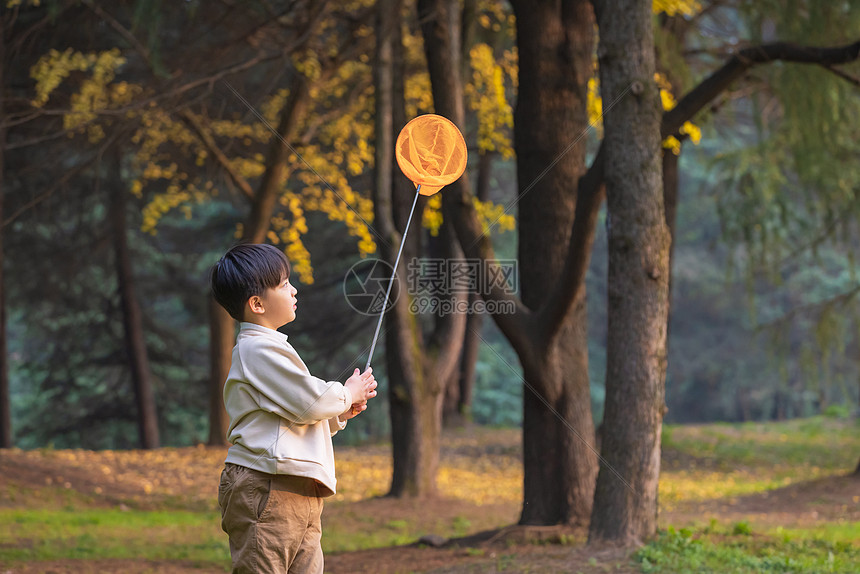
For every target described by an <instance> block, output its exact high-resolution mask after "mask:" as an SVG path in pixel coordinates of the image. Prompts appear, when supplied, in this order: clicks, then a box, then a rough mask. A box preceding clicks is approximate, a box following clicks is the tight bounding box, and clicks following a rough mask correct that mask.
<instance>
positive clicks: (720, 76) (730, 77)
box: [660, 41, 860, 138]
mask: <svg viewBox="0 0 860 574" xmlns="http://www.w3.org/2000/svg"><path fill="white" fill-rule="evenodd" d="M858 56H860V41H857V42H854V43H853V44H848V45H846V46H837V47H833V48H819V47H814V46H800V45H798V44H790V43H786V42H777V43H774V44H765V45H761V46H750V47H749V48H744V49H742V50H740V51H739V52H738V53H737V54H735V55H734V56H732V57H731V58H730V59H729V61H728V62H726V63H725V64H723V66H722V67H721V68H720V69H719V70H717V71H715V72H714V73H713V74H711V75H710V76H708V77H707V78H705V80H703V81H702V82H701V83H700V84H699V85H698V86H696V87H695V88H693V89H692V90H690V91H689V92H688V93H687V95H685V96H684V97H683V98H681V101H679V102H678V105H677V106H675V107H674V108H672V109H671V110H669V111H667V112H666V113H664V114H663V123H662V125H661V128H660V134H661V137H664V138H665V137H668V136H670V135H672V134H674V133H675V132H676V131H678V129H679V128H680V127H681V126H682V125H684V122H686V121H689V120H690V119H692V118H693V116H695V115H696V113H697V112H698V111H699V110H701V109H702V108H703V107H705V106H706V105H708V103H709V102H711V100H713V99H714V98H715V97H716V96H717V95H719V94H720V93H721V92H722V91H723V90H725V89H726V88H727V87H729V85H730V84H731V83H732V82H734V81H735V80H737V79H738V78H740V77H741V76H742V75H743V74H744V73H746V72H747V71H748V70H749V69H750V68H752V67H754V66H757V65H759V64H765V63H768V62H774V61H777V60H781V61H784V62H795V63H798V64H817V65H819V66H823V67H825V68H828V69H831V70H832V66H834V65H836V64H846V63H849V62H853V61H855V60H857V58H858Z"/></svg>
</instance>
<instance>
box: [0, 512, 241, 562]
mask: <svg viewBox="0 0 860 574" xmlns="http://www.w3.org/2000/svg"><path fill="white" fill-rule="evenodd" d="M219 520H220V519H219V517H218V514H217V513H214V512H207V513H192V512H181V511H172V512H170V511H152V512H140V511H136V512H123V511H121V510H115V509H86V510H81V509H76V510H8V509H4V510H0V560H2V561H4V562H6V561H34V560H59V559H89V560H94V559H104V558H134V559H144V560H191V561H195V562H200V563H207V564H210V565H211V564H218V565H221V564H224V563H225V562H227V561H229V557H230V550H229V548H228V545H227V539H226V537H225V536H224V535H223V533H222V532H221V530H220V528H219ZM21 538H26V539H29V540H31V541H33V544H31V545H28V546H20V545H18V544H17V543H15V542H16V541H17V540H20V539H21Z"/></svg>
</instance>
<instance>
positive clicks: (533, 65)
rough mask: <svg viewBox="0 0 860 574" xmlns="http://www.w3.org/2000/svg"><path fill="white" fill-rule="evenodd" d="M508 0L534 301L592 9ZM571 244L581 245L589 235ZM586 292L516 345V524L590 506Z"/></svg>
mask: <svg viewBox="0 0 860 574" xmlns="http://www.w3.org/2000/svg"><path fill="white" fill-rule="evenodd" d="M513 5H514V11H515V13H516V21H517V47H518V51H519V70H520V72H519V82H518V85H519V92H518V95H517V106H516V110H515V116H514V125H515V129H514V132H515V142H514V143H515V147H516V152H517V178H518V181H519V184H518V186H519V189H520V197H519V204H518V207H519V221H518V228H519V266H520V269H519V275H520V278H521V279H520V280H521V286H522V300H523V303H524V304H525V305H526V306H527V307H529V308H531V309H538V308H540V307H541V306H542V304H544V303H545V299H546V295H547V290H548V288H549V286H553V285H555V284H557V282H558V281H559V278H560V276H561V270H562V268H563V267H564V262H565V259H566V257H567V255H568V247H569V243H570V237H571V228H572V223H573V220H574V215H575V211H576V209H577V204H576V202H577V193H576V186H577V182H578V181H579V178H580V177H581V176H582V175H583V174H584V172H585V141H584V140H585V138H580V136H581V134H583V133H584V131H585V130H586V129H587V126H588V117H587V111H586V87H587V82H588V79H589V77H590V76H591V72H592V61H591V57H592V49H593V26H594V17H593V12H592V8H591V5H590V3H589V2H580V1H568V2H564V3H563V5H562V6H561V7H559V5H558V3H557V2H513ZM578 138H580V139H578ZM574 142H575V143H574ZM553 160H558V163H556V164H555V165H554V166H552V168H551V169H550V170H549V171H545V170H546V168H547V166H548V164H549V163H550V162H551V161H553ZM592 237H593V236H592ZM578 248H579V249H581V250H583V252H584V253H586V254H588V253H590V240H589V241H588V242H587V244H585V245H580V246H578ZM586 257H587V255H586ZM585 297H586V295H585V286H584V283H583V284H581V285H579V286H578V289H577V294H576V301H577V303H576V304H575V305H574V308H573V310H572V312H570V313H569V314H568V315H567V316H566V318H565V319H564V322H563V325H562V327H561V330H560V332H559V333H558V334H557V335H555V336H551V337H549V338H548V340H533V341H532V342H531V345H533V348H532V356H533V357H536V359H535V360H532V359H530V358H529V357H524V356H523V355H522V353H520V360H521V362H522V363H523V367H524V374H525V377H526V378H525V382H526V384H527V385H530V387H531V388H527V389H526V390H525V392H524V405H523V408H524V410H523V452H524V459H523V465H524V500H523V511H522V515H521V517H520V523H522V524H556V523H583V522H585V521H587V519H588V517H589V515H590V513H591V503H592V492H593V484H594V477H595V475H596V473H597V460H596V456H595V454H594V451H593V450H592V448H593V443H594V424H593V421H592V418H591V391H590V385H589V378H588V352H587V349H588V347H587V338H586V337H587V335H586V331H587V330H586V308H585V300H586V299H585ZM535 392H536V393H537V394H538V395H539V396H540V397H542V398H543V399H544V400H543V401H542V400H540V399H538V398H537V397H536V396H535V394H534V393H535ZM544 401H546V402H544ZM553 411H554V412H553ZM560 417H561V418H560ZM548 437H552V438H553V439H554V440H548Z"/></svg>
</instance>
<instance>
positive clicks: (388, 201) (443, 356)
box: [374, 1, 466, 496]
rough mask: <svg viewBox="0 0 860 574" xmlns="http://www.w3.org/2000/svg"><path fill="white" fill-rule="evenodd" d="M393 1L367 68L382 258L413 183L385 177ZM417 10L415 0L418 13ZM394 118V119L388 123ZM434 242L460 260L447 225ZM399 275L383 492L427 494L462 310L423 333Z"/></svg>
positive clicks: (397, 98)
mask: <svg viewBox="0 0 860 574" xmlns="http://www.w3.org/2000/svg"><path fill="white" fill-rule="evenodd" d="M400 5H401V3H400V2H399V1H389V2H380V3H379V4H378V6H377V23H376V29H377V47H376V68H375V72H374V85H375V89H376V94H377V97H376V99H375V102H376V116H375V117H376V128H375V129H376V137H377V140H376V148H375V154H376V167H375V174H376V181H375V185H374V214H375V221H376V224H377V225H378V226H379V228H380V231H381V236H382V237H383V240H384V241H383V242H382V245H380V247H381V249H382V253H383V256H384V257H385V259H386V260H387V261H389V262H391V263H393V262H394V261H395V259H396V254H397V253H396V252H397V247H398V246H399V245H400V242H401V238H402V237H403V235H404V234H405V233H406V223H407V220H408V213H404V210H405V209H409V207H410V204H411V203H412V197H413V196H414V195H415V191H414V188H413V187H412V186H411V185H409V184H408V182H406V181H405V179H404V178H403V176H402V175H398V176H395V177H392V169H393V165H392V162H391V158H392V157H393V156H394V130H395V127H396V129H397V130H399V128H401V127H402V119H403V116H404V115H405V114H404V113H403V111H402V110H403V100H402V94H403V89H402V86H401V85H400V84H401V83H402V81H403V79H402V78H403V74H402V68H400V66H399V65H398V64H400V65H402V62H396V61H395V57H394V54H395V53H396V52H399V51H401V50H402V48H401V46H400V45H399V44H400V42H399V38H400V34H399V33H398V32H397V28H398V27H399V25H400V24H399V22H400V20H399V18H398V15H399V9H400ZM421 10H422V8H421V4H420V3H419V13H421ZM451 54H452V53H451V52H449V53H446V55H445V56H446V57H453V58H455V59H456V58H458V56H452V55H451ZM457 61H459V60H457ZM456 69H458V70H459V68H456ZM437 111H438V109H437ZM395 118H397V119H400V120H401V121H395ZM455 121H456V120H455ZM460 125H462V123H461V124H460ZM465 181H466V180H465V178H461V179H460V180H459V184H460V185H465V183H464V182H465ZM404 183H406V184H407V185H404ZM407 198H408V200H409V201H408V202H407ZM421 199H422V200H421V201H420V202H419V204H417V207H416V210H417V211H416V213H417V214H420V213H421V210H422V209H423V208H424V205H425V201H424V200H423V198H421ZM416 219H418V217H416ZM418 231H419V230H413V231H412V233H411V234H409V235H407V238H406V244H405V245H404V253H405V254H406V257H409V256H414V255H417V254H418V253H420V242H419V239H420V233H419V232H418ZM438 243H439V246H438V248H439V249H440V252H439V255H440V256H441V257H443V258H444V259H446V260H448V261H452V260H455V259H457V258H458V257H459V253H458V251H459V249H458V247H457V245H456V240H455V238H454V236H453V231H452V230H451V229H450V223H448V224H445V223H443V224H442V227H441V229H440V233H439V241H438ZM398 273H399V278H400V284H401V292H400V293H397V294H395V295H397V300H396V303H395V304H394V305H393V307H392V309H391V310H390V312H389V313H388V314H387V315H386V319H385V320H386V339H385V340H386V351H387V352H386V361H387V366H388V377H389V389H390V390H389V408H390V412H391V426H392V449H393V454H394V464H393V475H392V482H391V490H390V495H392V496H433V495H435V494H436V474H437V470H438V464H439V452H440V439H441V431H442V406H443V400H444V397H445V387H446V383H447V382H448V381H449V380H450V379H451V377H452V375H453V373H455V372H456V371H455V370H456V367H457V365H458V360H459V357H460V354H461V349H462V342H463V333H464V329H465V320H466V316H465V314H462V313H448V314H444V313H442V314H439V315H437V316H435V317H432V318H431V323H432V324H431V325H430V327H429V332H427V333H425V332H424V331H425V329H426V327H425V325H424V324H423V323H424V322H425V321H424V319H426V318H425V317H422V316H420V315H419V314H418V313H414V312H412V311H411V310H410V308H411V307H412V305H410V299H411V297H412V296H413V295H414V294H413V293H410V292H408V291H407V290H405V289H403V288H402V286H405V285H406V274H405V272H404V269H403V267H399V268H398ZM454 297H455V298H457V299H458V300H459V299H462V297H463V296H462V294H459V293H457V294H454Z"/></svg>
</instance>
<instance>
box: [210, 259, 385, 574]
mask: <svg viewBox="0 0 860 574" xmlns="http://www.w3.org/2000/svg"><path fill="white" fill-rule="evenodd" d="M289 277H290V264H289V262H288V261H287V258H286V256H285V255H284V254H283V253H282V252H281V251H280V250H279V249H277V248H276V247H273V246H271V245H247V244H246V245H238V246H236V247H234V248H232V249H231V250H230V251H228V252H227V253H226V254H225V255H224V257H222V258H221V259H220V260H219V261H218V263H217V264H216V265H215V267H214V268H213V269H212V275H211V285H212V291H213V293H214V295H215V300H216V301H218V303H219V304H220V305H221V306H222V307H224V308H225V309H226V310H227V312H228V313H230V315H231V316H232V317H233V318H234V319H236V320H238V321H241V325H240V330H239V335H238V337H237V339H236V346H235V347H234V348H233V358H232V364H231V366H230V372H229V374H228V376H227V382H226V383H225V384H224V404H225V406H226V408H227V414H228V415H230V427H229V429H228V431H227V438H228V440H229V442H230V443H231V445H232V446H231V447H230V449H229V450H228V451H227V460H226V462H225V467H224V471H223V472H222V473H221V484H220V486H219V488H218V504H219V505H220V507H221V519H222V520H221V527H222V528H223V529H224V531H225V532H226V533H227V534H228V535H229V537H230V554H231V556H232V559H233V572H234V573H245V572H248V573H250V572H267V573H268V572H271V573H283V574H286V573H287V572H290V573H306V572H307V573H319V574H322V572H323V554H322V547H321V546H320V538H321V536H322V527H321V524H320V514H321V512H322V507H323V502H322V499H323V498H324V497H326V496H331V495H333V494H334V493H335V486H336V480H335V476H334V449H333V447H332V442H331V437H332V435H334V434H335V433H336V432H338V431H339V430H343V429H344V427H345V426H346V421H347V420H348V419H351V418H353V417H354V416H356V415H357V414H359V413H361V412H362V411H363V410H365V409H366V408H367V400H368V399H370V398H373V397H374V396H376V391H375V388H376V381H375V379H374V378H373V375H372V374H371V370H372V369H367V371H365V372H364V373H361V374H360V373H359V371H358V369H355V372H354V373H353V375H352V376H351V377H349V378H348V379H347V380H346V382H345V383H344V384H341V383H339V382H335V381H328V382H327V381H323V380H322V379H318V378H316V377H314V376H313V375H311V374H310V372H309V371H308V368H307V367H306V366H305V364H304V362H302V360H301V359H300V358H299V355H298V354H297V353H296V351H295V349H294V348H293V347H292V345H290V344H289V343H288V342H287V336H286V335H282V334H281V333H279V332H278V331H277V330H276V329H277V328H278V327H281V326H283V325H286V324H287V323H289V322H291V321H293V320H294V319H295V318H296V309H297V305H296V294H297V291H296V288H295V287H293V286H292V285H290V282H289Z"/></svg>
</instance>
